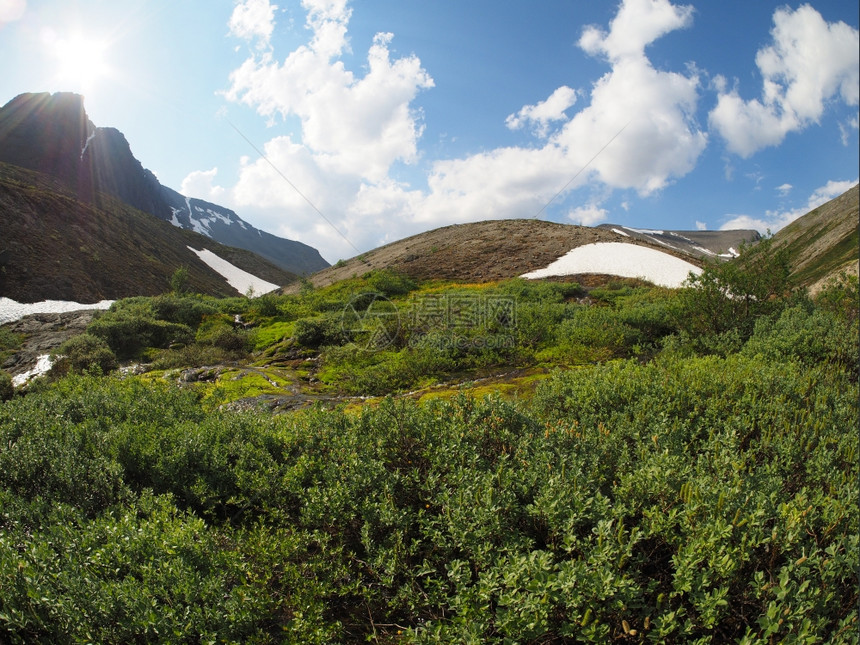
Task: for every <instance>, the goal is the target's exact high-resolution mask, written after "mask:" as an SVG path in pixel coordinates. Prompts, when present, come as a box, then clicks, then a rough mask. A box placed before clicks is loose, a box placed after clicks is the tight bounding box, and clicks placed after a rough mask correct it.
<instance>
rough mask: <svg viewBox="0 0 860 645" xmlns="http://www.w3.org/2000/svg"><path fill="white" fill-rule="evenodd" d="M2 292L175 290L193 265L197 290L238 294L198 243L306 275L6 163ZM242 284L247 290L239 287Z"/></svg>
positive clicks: (270, 276)
mask: <svg viewBox="0 0 860 645" xmlns="http://www.w3.org/2000/svg"><path fill="white" fill-rule="evenodd" d="M0 222H2V231H3V234H2V237H0V296H3V297H8V298H11V299H13V300H17V301H18V302H39V301H42V300H72V301H76V302H84V303H89V302H97V301H100V300H113V299H116V298H124V297H129V296H137V295H156V294H159V293H163V292H165V291H167V290H168V289H169V286H170V278H171V276H172V275H173V274H174V272H175V271H176V270H177V269H178V268H180V267H185V268H186V269H187V271H188V282H187V287H188V288H189V289H190V290H193V291H196V292H200V293H206V294H211V295H216V296H229V295H237V293H238V291H237V289H236V288H234V287H233V286H231V285H230V284H228V282H227V280H226V279H225V277H224V276H223V275H222V274H221V273H219V272H218V271H215V270H213V269H212V268H211V267H210V266H209V265H208V264H207V263H205V262H204V261H202V260H201V259H200V257H199V256H198V254H196V253H195V252H194V251H193V250H192V249H197V250H203V249H206V250H209V251H211V252H213V253H215V254H216V255H218V257H220V258H222V259H223V260H226V261H227V262H229V263H230V264H231V265H233V267H235V269H237V270H242V271H245V272H247V273H250V274H252V275H253V276H256V277H257V278H260V279H262V280H265V281H267V282H271V283H273V284H286V283H288V282H292V281H294V280H296V279H297V278H298V276H296V275H295V274H292V273H289V272H287V271H284V270H283V269H281V268H280V267H277V266H275V265H274V264H272V263H271V262H269V261H268V260H265V259H264V258H261V257H260V256H258V255H256V254H254V253H252V252H250V251H247V250H245V249H238V248H231V247H226V246H224V245H221V244H219V243H218V242H215V241H214V240H212V239H211V238H209V237H206V236H204V235H200V234H199V233H195V232H193V231H188V230H184V229H180V228H176V227H175V226H172V225H171V224H170V223H168V222H165V221H163V220H160V219H158V218H156V217H153V216H152V215H151V214H149V213H145V212H143V211H141V210H138V209H136V208H133V207H131V206H129V205H128V204H126V203H125V202H122V201H120V200H119V199H118V198H115V197H110V196H105V195H100V196H99V200H98V204H94V203H92V202H87V201H82V200H81V199H79V197H78V195H77V192H76V190H74V189H73V188H71V187H70V186H69V185H68V184H67V183H66V182H63V181H60V180H59V179H57V178H56V177H52V176H50V175H45V174H43V173H38V172H34V171H31V170H27V169H25V168H21V167H20V166H13V165H11V164H7V163H0ZM239 291H241V290H239Z"/></svg>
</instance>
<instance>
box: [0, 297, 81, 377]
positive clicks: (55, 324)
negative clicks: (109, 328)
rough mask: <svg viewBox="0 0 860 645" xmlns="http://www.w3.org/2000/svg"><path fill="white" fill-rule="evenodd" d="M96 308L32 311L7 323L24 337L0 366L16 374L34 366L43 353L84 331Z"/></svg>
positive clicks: (15, 332) (7, 327) (14, 332)
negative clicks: (45, 312)
mask: <svg viewBox="0 0 860 645" xmlns="http://www.w3.org/2000/svg"><path fill="white" fill-rule="evenodd" d="M95 315H96V312H94V311H89V310H82V311H70V312H67V313H59V314H33V315H31V316H25V317H24V318H21V319H20V320H16V321H15V322H12V323H8V324H7V325H5V327H6V329H8V330H9V331H10V332H12V333H13V334H16V335H19V336H21V337H22V338H23V339H24V340H23V342H22V343H21V346H20V347H19V348H18V349H17V350H15V353H14V354H13V355H12V356H10V357H9V358H7V359H6V360H5V361H3V364H2V365H0V369H3V370H4V371H5V372H8V373H9V374H11V375H12V376H13V377H15V376H17V375H19V374H23V373H25V372H27V371H29V370H31V369H33V368H34V367H35V366H36V364H37V363H38V361H39V357H40V356H44V355H45V354H50V353H51V352H52V351H54V350H56V349H57V348H58V347H60V345H62V344H63V343H65V342H66V341H67V340H69V339H70V338H72V337H73V336H77V335H78V334H83V333H84V332H85V331H86V329H87V325H89V324H90V322H92V320H93V317H94V316H95Z"/></svg>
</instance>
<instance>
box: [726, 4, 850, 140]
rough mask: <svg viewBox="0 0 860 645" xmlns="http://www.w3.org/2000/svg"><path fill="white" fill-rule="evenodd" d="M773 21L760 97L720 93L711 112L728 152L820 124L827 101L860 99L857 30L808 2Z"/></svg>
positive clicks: (761, 55)
mask: <svg viewBox="0 0 860 645" xmlns="http://www.w3.org/2000/svg"><path fill="white" fill-rule="evenodd" d="M773 22H774V27H773V29H772V30H771V36H772V38H773V43H772V44H771V45H769V46H768V47H765V48H763V49H760V50H759V51H758V54H757V55H756V65H757V66H758V69H759V71H760V72H761V75H762V78H763V87H762V95H761V99H752V100H750V101H744V100H743V99H742V98H741V97H740V95H739V93H738V90H737V89H736V88H733V89H731V90H730V91H728V92H725V91H721V92H720V96H719V98H718V101H717V105H716V107H715V108H714V109H713V110H712V111H711V113H710V122H711V125H712V126H713V127H714V128H715V129H716V130H717V131H718V132H719V133H720V134H721V135H722V137H723V138H724V139H725V140H726V143H727V145H728V148H729V150H731V151H732V152H734V153H736V154H739V155H740V156H742V157H749V156H750V155H752V154H753V153H755V152H757V151H758V150H760V149H762V148H765V147H768V146H773V145H777V144H779V143H781V142H782V140H783V139H784V138H785V136H786V135H787V134H788V133H790V132H794V131H798V130H802V129H804V128H806V127H807V126H809V125H810V124H812V123H817V122H818V120H819V119H820V118H821V115H822V114H823V113H824V109H825V104H826V103H827V102H828V101H831V100H834V99H837V97H838V98H839V99H841V100H842V101H843V102H844V103H846V104H847V105H857V104H858V101H860V55H858V47H860V37H858V31H857V29H854V28H853V27H851V26H849V25H847V24H845V23H844V22H837V23H828V22H826V21H825V20H824V19H823V18H822V17H821V14H819V13H818V12H817V11H816V10H815V9H813V8H812V7H811V6H809V5H802V6H801V7H799V8H798V9H797V10H796V11H792V10H791V9H788V8H780V9H777V10H776V11H775V12H774V15H773Z"/></svg>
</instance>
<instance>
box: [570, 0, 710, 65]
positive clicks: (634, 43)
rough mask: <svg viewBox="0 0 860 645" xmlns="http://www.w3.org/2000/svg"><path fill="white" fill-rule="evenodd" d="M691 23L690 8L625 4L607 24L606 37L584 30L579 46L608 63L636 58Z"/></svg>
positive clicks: (636, 1)
mask: <svg viewBox="0 0 860 645" xmlns="http://www.w3.org/2000/svg"><path fill="white" fill-rule="evenodd" d="M692 22H693V7H690V6H676V5H673V4H672V3H671V2H669V0H625V1H624V2H623V3H622V4H621V6H620V8H619V10H618V13H617V14H616V15H615V18H613V19H612V22H611V23H610V24H609V33H606V32H604V31H603V30H602V29H600V28H599V27H597V26H594V25H592V26H590V27H586V28H585V30H583V33H582V36H581V37H580V39H579V46H580V47H581V48H582V49H583V50H585V51H586V52H587V53H589V54H591V55H593V56H597V55H599V54H605V55H606V56H607V57H608V58H609V60H612V61H617V60H620V59H622V58H624V57H627V56H633V57H635V58H640V57H642V56H644V52H645V47H647V46H648V45H650V44H651V43H653V42H654V41H655V40H657V39H658V38H660V37H661V36H664V35H666V34H668V33H669V32H672V31H675V30H676V29H681V28H684V27H689V26H690V25H691V24H692Z"/></svg>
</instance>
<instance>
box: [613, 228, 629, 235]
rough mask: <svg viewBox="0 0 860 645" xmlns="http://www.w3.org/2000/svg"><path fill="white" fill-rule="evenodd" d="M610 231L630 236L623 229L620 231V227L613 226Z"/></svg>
mask: <svg viewBox="0 0 860 645" xmlns="http://www.w3.org/2000/svg"><path fill="white" fill-rule="evenodd" d="M612 232H613V233H618V234H619V235H623V236H624V237H630V236H629V235H628V234H627V233H625V232H624V231H622V230H621V229H617V228H613V229H612Z"/></svg>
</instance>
